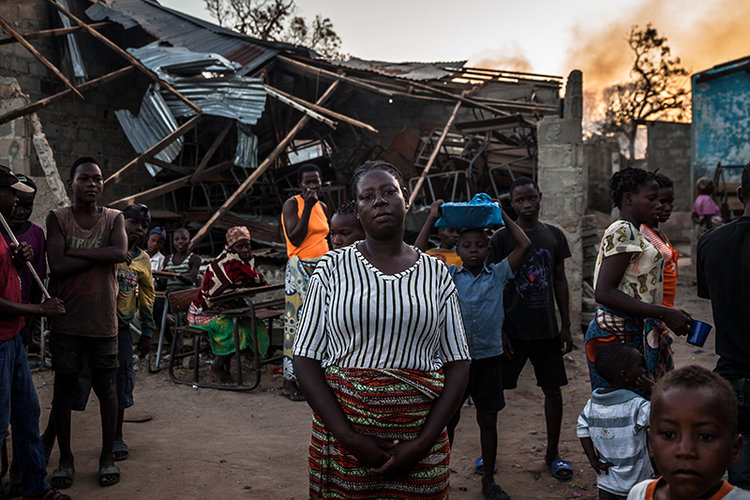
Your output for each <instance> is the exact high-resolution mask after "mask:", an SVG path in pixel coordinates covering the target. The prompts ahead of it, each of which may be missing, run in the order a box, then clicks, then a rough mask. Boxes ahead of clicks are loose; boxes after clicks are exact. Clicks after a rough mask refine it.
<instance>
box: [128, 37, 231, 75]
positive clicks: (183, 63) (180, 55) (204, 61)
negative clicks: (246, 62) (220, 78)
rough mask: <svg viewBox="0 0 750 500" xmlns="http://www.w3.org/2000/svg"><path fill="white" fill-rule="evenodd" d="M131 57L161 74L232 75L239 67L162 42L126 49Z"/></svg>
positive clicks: (217, 58) (205, 54) (213, 55)
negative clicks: (204, 73) (203, 73)
mask: <svg viewBox="0 0 750 500" xmlns="http://www.w3.org/2000/svg"><path fill="white" fill-rule="evenodd" d="M128 52H130V54H131V55H133V57H135V58H136V59H138V60H139V61H141V62H142V63H143V64H144V65H145V66H147V67H149V68H150V69H152V70H154V71H156V72H157V73H161V74H162V77H166V76H168V75H169V74H172V75H183V76H193V75H198V74H200V73H202V72H204V71H210V72H214V73H234V72H235V71H237V70H238V69H240V65H239V64H237V63H235V62H232V61H230V60H229V59H227V58H225V57H223V56H221V55H219V54H212V53H208V52H193V51H192V50H188V49H186V48H185V47H171V46H169V45H166V44H165V43H164V42H161V41H160V42H154V43H150V44H148V45H146V46H144V47H141V48H139V49H128Z"/></svg>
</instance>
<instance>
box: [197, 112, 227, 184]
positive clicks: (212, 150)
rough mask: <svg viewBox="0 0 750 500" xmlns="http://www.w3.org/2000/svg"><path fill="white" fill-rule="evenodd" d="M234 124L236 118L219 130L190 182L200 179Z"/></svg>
mask: <svg viewBox="0 0 750 500" xmlns="http://www.w3.org/2000/svg"><path fill="white" fill-rule="evenodd" d="M233 125H234V120H229V121H228V122H227V124H226V126H225V127H224V128H223V129H222V131H221V132H219V135H217V136H216V139H214V142H213V144H211V147H209V148H208V151H206V154H205V155H204V156H203V159H202V160H201V162H200V163H199V164H198V168H196V169H195V172H194V173H193V174H192V176H191V177H190V182H196V181H197V180H198V179H200V178H201V175H202V174H203V170H204V169H205V168H206V165H208V162H209V161H211V158H212V157H213V156H214V153H216V150H217V149H219V146H221V143H222V142H224V138H226V136H227V134H228V133H229V131H230V130H232V126H233Z"/></svg>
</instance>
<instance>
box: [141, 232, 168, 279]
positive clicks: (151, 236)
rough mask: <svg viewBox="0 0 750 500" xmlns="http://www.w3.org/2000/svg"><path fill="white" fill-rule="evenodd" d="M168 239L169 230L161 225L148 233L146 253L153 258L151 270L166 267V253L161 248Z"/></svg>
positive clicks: (159, 269)
mask: <svg viewBox="0 0 750 500" xmlns="http://www.w3.org/2000/svg"><path fill="white" fill-rule="evenodd" d="M166 241H167V232H166V231H165V230H164V228H163V227H161V226H156V227H155V228H153V229H152V230H151V232H150V233H148V240H146V253H147V254H148V256H149V258H150V259H151V270H152V271H161V270H162V268H163V267H164V254H163V253H161V249H162V248H164V243H166Z"/></svg>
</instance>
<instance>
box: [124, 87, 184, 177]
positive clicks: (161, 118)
mask: <svg viewBox="0 0 750 500" xmlns="http://www.w3.org/2000/svg"><path fill="white" fill-rule="evenodd" d="M115 116H117V121H119V122H120V126H121V127H122V130H123V132H125V136H126V137H127V138H128V141H130V144H132V145H133V149H135V150H136V151H137V152H138V153H143V152H144V151H146V150H147V149H149V148H150V147H151V146H153V145H154V144H156V143H157V142H159V141H160V140H161V139H162V137H166V136H167V135H169V134H171V133H172V132H174V131H175V130H177V121H176V120H175V119H174V116H173V115H172V113H171V112H170V110H169V108H168V107H167V103H166V102H164V99H163V98H162V96H161V94H160V93H159V91H158V90H157V86H156V85H151V86H150V87H149V89H148V90H147V91H146V95H144V96H143V100H142V101H141V109H140V110H139V111H138V116H134V115H133V114H132V113H131V112H130V111H128V110H127V109H118V110H116V111H115ZM183 142H184V138H182V137H179V138H177V139H176V140H175V141H173V142H172V143H171V144H170V145H169V146H167V147H166V148H164V149H163V150H162V151H160V152H159V153H157V154H156V155H155V156H156V158H158V159H160V160H162V161H165V162H167V163H169V162H171V161H172V160H174V159H175V158H177V155H179V154H180V151H182V143H183ZM146 168H147V169H148V171H149V173H150V174H151V175H156V174H157V173H158V172H159V171H161V168H160V167H157V166H154V165H151V164H149V163H146Z"/></svg>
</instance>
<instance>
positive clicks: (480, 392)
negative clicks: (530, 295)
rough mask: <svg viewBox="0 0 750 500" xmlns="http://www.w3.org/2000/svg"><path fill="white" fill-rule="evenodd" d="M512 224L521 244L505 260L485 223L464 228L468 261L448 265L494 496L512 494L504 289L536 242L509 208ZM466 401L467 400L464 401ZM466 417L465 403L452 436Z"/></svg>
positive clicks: (488, 488) (486, 490)
mask: <svg viewBox="0 0 750 500" xmlns="http://www.w3.org/2000/svg"><path fill="white" fill-rule="evenodd" d="M503 219H504V221H505V224H506V227H507V228H508V231H509V232H510V234H512V235H513V238H514V239H515V242H516V248H515V249H514V250H513V251H512V252H511V253H510V254H509V255H508V257H506V258H505V259H503V260H502V261H501V262H498V263H496V264H487V263H486V260H487V254H488V252H489V238H488V236H487V234H486V233H485V231H484V229H470V230H466V231H463V232H462V233H461V234H460V236H459V239H458V246H457V247H456V251H457V253H458V256H459V257H461V260H462V261H463V266H462V267H461V268H460V269H459V268H458V267H457V266H455V265H450V266H448V272H449V273H450V275H451V277H452V278H453V281H454V283H455V284H456V288H457V289H458V298H459V301H460V303H461V312H462V313H463V317H464V326H465V329H466V338H467V340H468V343H469V350H470V352H471V369H470V373H469V385H468V387H467V388H466V394H465V395H464V400H466V398H467V397H469V396H471V399H472V400H473V401H474V405H475V406H476V408H477V423H478V424H479V436H480V441H481V446H482V461H483V464H484V466H483V468H484V473H483V475H482V493H483V494H484V496H485V497H486V498H489V499H491V500H496V499H497V500H502V499H507V498H510V497H509V496H508V494H507V493H506V492H505V491H503V489H502V488H501V487H500V486H499V485H498V484H495V480H494V477H493V476H494V473H495V461H496V458H497V414H498V412H499V411H500V410H502V409H503V407H504V406H505V399H504V398H503V381H502V376H501V373H502V370H501V366H502V363H501V356H502V354H503V342H502V330H503V316H504V311H503V290H504V289H505V285H506V283H507V282H508V280H510V279H511V278H513V274H514V272H515V270H516V269H518V267H519V266H520V265H521V263H522V262H523V259H524V257H525V255H526V252H527V250H528V249H529V247H530V245H531V243H530V242H529V239H528V238H527V237H526V234H525V233H524V232H523V231H522V230H521V229H520V228H519V227H518V226H517V225H516V223H515V222H513V221H512V220H511V219H510V218H506V217H505V215H504V214H503ZM462 406H463V405H462ZM460 418H461V409H460V407H459V409H458V411H457V412H456V414H455V416H454V417H453V419H452V420H451V421H450V422H449V423H448V436H449V438H450V441H451V443H453V434H454V431H455V429H456V425H458V421H459V419H460Z"/></svg>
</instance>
